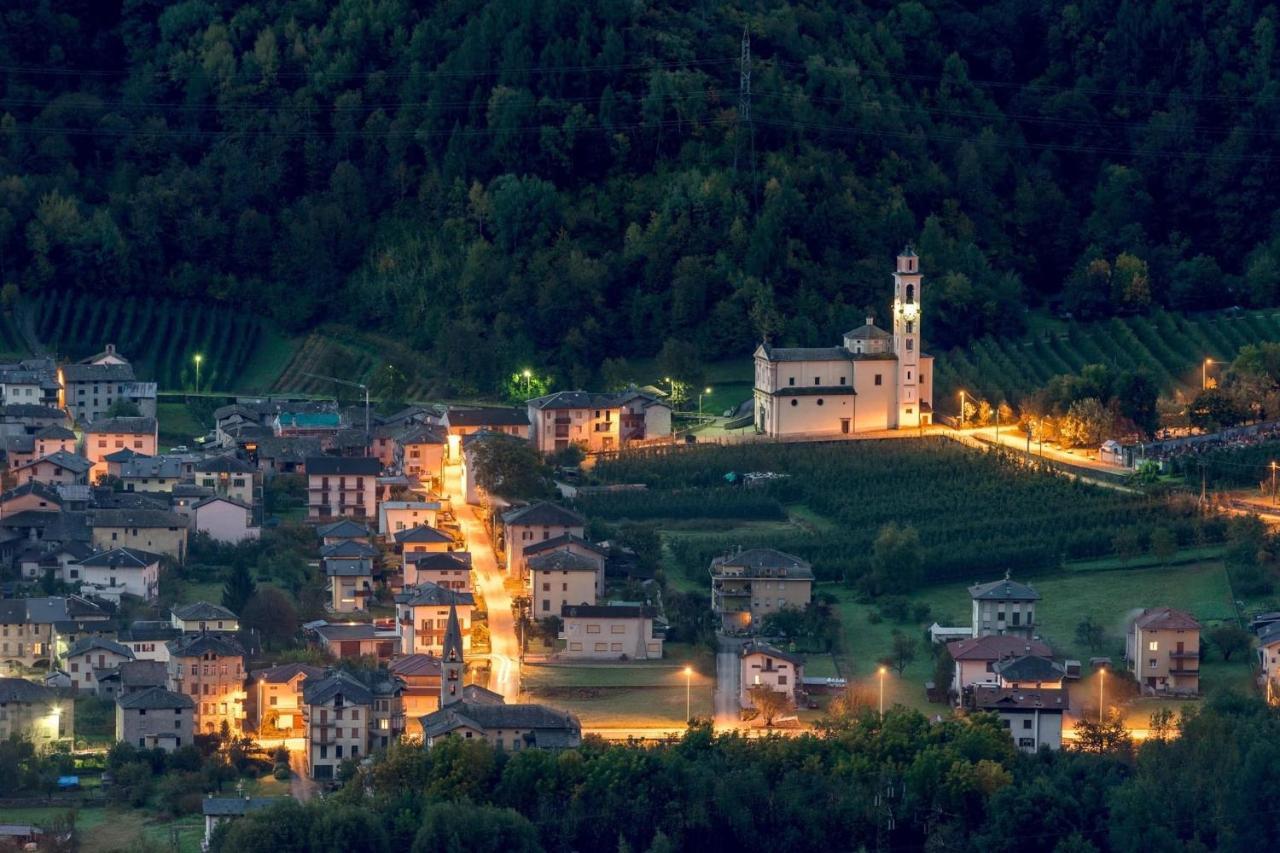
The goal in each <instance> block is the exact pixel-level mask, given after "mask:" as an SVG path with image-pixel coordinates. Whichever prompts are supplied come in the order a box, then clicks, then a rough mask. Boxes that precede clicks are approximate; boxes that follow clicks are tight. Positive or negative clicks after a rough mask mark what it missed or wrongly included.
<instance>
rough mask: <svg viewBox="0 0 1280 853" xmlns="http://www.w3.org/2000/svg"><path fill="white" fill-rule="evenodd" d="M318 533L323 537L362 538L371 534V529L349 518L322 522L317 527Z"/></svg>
mask: <svg viewBox="0 0 1280 853" xmlns="http://www.w3.org/2000/svg"><path fill="white" fill-rule="evenodd" d="M316 533H317V534H318V535H319V536H320V538H321V539H336V538H342V539H361V538H366V537H368V536H369V531H368V530H367V529H366V528H365V527H363V526H362V525H359V524H356V523H355V522H354V521H352V520H351V519H349V518H344V519H342V520H340V521H335V522H333V523H332V524H322V525H321V526H320V527H317V528H316Z"/></svg>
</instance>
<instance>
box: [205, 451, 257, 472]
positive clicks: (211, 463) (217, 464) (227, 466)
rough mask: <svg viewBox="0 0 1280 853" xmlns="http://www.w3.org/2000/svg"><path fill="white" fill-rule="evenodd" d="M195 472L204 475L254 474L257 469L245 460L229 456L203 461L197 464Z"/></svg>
mask: <svg viewBox="0 0 1280 853" xmlns="http://www.w3.org/2000/svg"><path fill="white" fill-rule="evenodd" d="M195 470H197V471H199V472H200V473H202V474H252V473H253V472H254V471H256V470H257V469H256V468H254V467H253V466H252V465H250V464H249V463H248V462H246V461H244V460H243V459H237V458H236V457H234V456H232V455H230V454H227V455H225V456H214V457H211V458H208V459H202V460H201V461H199V462H197V463H196V464H195Z"/></svg>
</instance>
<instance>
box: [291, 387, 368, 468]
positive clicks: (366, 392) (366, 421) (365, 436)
mask: <svg viewBox="0 0 1280 853" xmlns="http://www.w3.org/2000/svg"><path fill="white" fill-rule="evenodd" d="M302 375H303V376H309V377H311V378H312V379H326V380H328V381H330V382H336V383H338V384H339V385H347V386H349V387H351V388H359V389H360V390H361V391H363V392H364V455H365V456H368V455H369V386H368V385H366V384H364V383H363V382H352V381H351V380H350V379H339V378H338V377H336V376H321V375H319V374H318V373H303V374H302Z"/></svg>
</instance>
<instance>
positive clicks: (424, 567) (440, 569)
mask: <svg viewBox="0 0 1280 853" xmlns="http://www.w3.org/2000/svg"><path fill="white" fill-rule="evenodd" d="M420 583H433V584H435V585H436V586H442V587H444V588H445V589H451V590H454V591H455V592H471V591H472V586H471V555H470V554H468V553H467V552H466V551H453V552H451V553H433V552H428V553H425V554H424V553H417V554H406V555H405V558H404V582H403V586H405V587H411V586H417V585H418V584H420Z"/></svg>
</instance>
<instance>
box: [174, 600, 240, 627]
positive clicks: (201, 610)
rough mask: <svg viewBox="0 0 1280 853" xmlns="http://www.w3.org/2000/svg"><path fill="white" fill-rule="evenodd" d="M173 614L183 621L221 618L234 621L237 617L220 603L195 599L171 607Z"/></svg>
mask: <svg viewBox="0 0 1280 853" xmlns="http://www.w3.org/2000/svg"><path fill="white" fill-rule="evenodd" d="M172 612H173V615H174V616H175V617H177V618H178V619H181V620H182V621H183V622H198V621H204V622H208V621H209V620H211V619H222V620H224V621H235V620H236V619H238V618H239V617H238V616H236V614H234V613H232V612H231V611H230V610H228V609H227V608H225V607H223V606H222V605H221V604H211V603H210V602H208V601H197V602H194V603H192V604H183V605H182V606H180V607H175V608H173V611H172Z"/></svg>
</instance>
